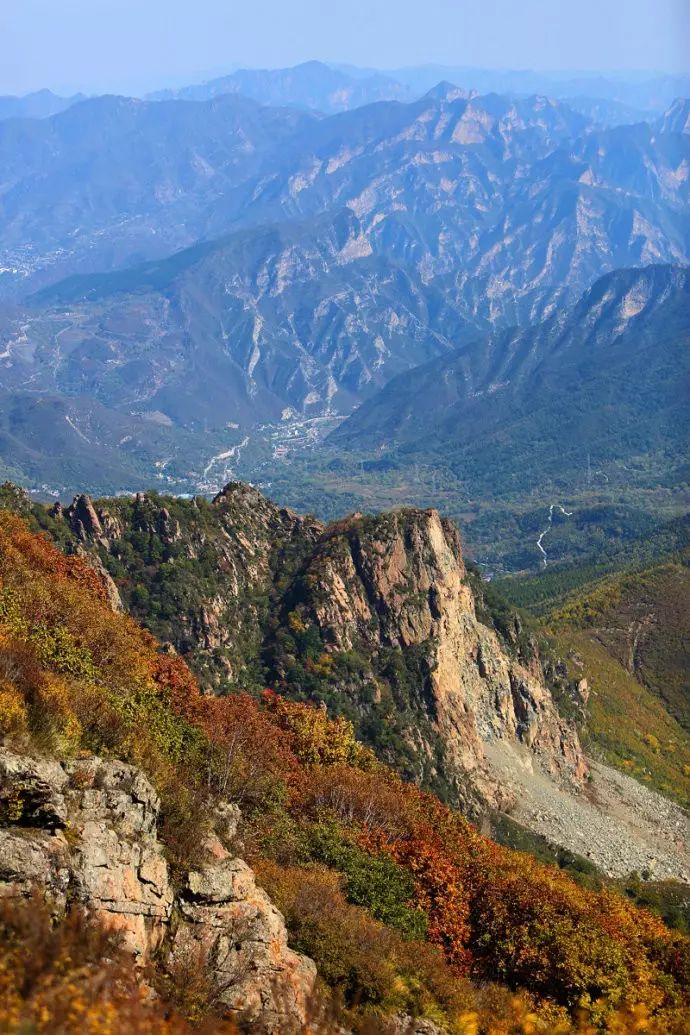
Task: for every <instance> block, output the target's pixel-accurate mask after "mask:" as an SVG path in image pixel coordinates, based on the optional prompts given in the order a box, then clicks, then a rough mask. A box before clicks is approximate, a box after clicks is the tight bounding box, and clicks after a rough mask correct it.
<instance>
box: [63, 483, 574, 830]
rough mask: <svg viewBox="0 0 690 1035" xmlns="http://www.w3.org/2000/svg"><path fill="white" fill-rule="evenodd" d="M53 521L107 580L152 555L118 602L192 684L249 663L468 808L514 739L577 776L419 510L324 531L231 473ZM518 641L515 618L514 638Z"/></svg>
mask: <svg viewBox="0 0 690 1035" xmlns="http://www.w3.org/2000/svg"><path fill="white" fill-rule="evenodd" d="M63 517H64V520H66V521H67V522H69V524H70V528H71V530H72V532H73V535H74V537H75V545H74V549H76V550H78V551H79V552H81V551H86V552H88V554H89V556H90V557H91V558H92V562H93V564H94V565H95V566H96V567H97V568H98V569H99V570H101V571H102V572H104V573H105V572H106V568H107V569H108V570H110V571H113V572H118V571H120V570H121V571H122V578H121V579H120V580H119V581H120V583H121V584H122V585H123V586H124V587H133V586H134V585H135V584H137V583H140V582H141V580H142V579H145V578H146V577H147V576H146V572H147V571H151V570H153V569H154V568H155V559H157V558H159V559H160V561H161V563H163V562H165V564H166V575H165V580H163V579H161V578H158V577H156V578H152V579H151V580H150V582H149V583H147V584H146V586H145V588H146V593H145V594H144V596H143V597H136V596H132V595H131V590H130V589H129V588H125V590H124V592H125V594H127V593H129V594H130V595H128V596H126V599H125V601H124V602H125V605H126V606H127V607H128V609H129V610H131V611H132V613H133V614H134V615H135V617H137V618H139V619H140V620H141V621H143V622H144V623H145V624H147V623H148V624H150V626H151V629H152V631H153V632H154V633H155V634H156V635H157V636H158V637H159V639H160V640H162V641H164V642H170V643H171V644H172V645H173V646H174V647H175V649H176V650H178V651H179V652H180V653H182V654H183V655H184V656H185V657H186V659H187V660H188V661H189V663H190V664H191V665H192V667H193V668H194V670H195V672H196V673H197V675H198V676H199V678H200V680H201V682H202V683H203V684H204V685H205V686H206V688H208V689H212V690H214V689H218V688H221V687H236V686H245V685H247V681H250V680H252V679H254V680H255V679H256V678H257V675H256V674H257V672H260V671H261V670H262V667H263V671H264V673H265V676H264V678H265V680H266V685H270V684H278V685H280V686H281V688H282V690H283V692H284V693H286V694H287V695H288V696H289V695H290V694H291V693H292V692H293V691H294V692H296V693H297V694H298V695H299V696H300V697H304V696H311V697H316V698H317V699H320V700H322V701H323V700H324V699H325V700H327V701H328V702H329V704H332V705H335V706H336V707H339V705H340V704H343V705H344V704H345V703H346V702H347V709H348V710H349V711H350V712H351V713H352V712H354V713H355V714H359V715H361V716H362V725H361V728H360V730H359V732H360V735H362V736H363V737H364V738H365V739H366V738H367V736H368V737H369V740H370V742H371V743H372V744H373V746H374V747H376V748H377V750H380V751H381V753H382V754H383V755H384V757H385V758H386V760H387V761H389V762H391V763H392V764H393V765H396V766H398V767H399V768H402V769H403V770H404V771H405V775H407V776H409V777H411V778H414V779H418V780H420V781H423V782H426V783H428V784H431V785H432V786H434V787H435V788H436V789H437V790H443V791H444V793H445V792H447V793H448V794H449V796H450V797H451V799H452V800H454V801H460V802H462V803H464V804H465V805H466V806H467V807H468V808H473V809H475V810H476V809H481V808H483V807H485V806H486V805H487V804H488V805H491V806H494V807H499V808H504V807H507V806H508V805H509V804H510V803H511V800H512V796H513V792H512V790H511V788H510V787H508V788H506V787H505V781H503V782H501V781H498V780H497V779H496V777H495V774H492V771H491V768H492V767H491V764H490V763H489V762H488V761H487V757H486V752H485V750H484V746H485V745H486V744H487V743H494V742H498V743H504V744H508V743H517V744H519V745H520V746H521V747H522V748H523V749H524V759H525V764H526V765H528V766H529V765H537V766H539V767H540V768H541V769H543V770H545V771H547V772H549V773H550V774H551V775H552V776H553V777H555V778H556V779H558V780H565V781H569V780H571V781H574V782H575V783H577V782H578V781H581V780H582V778H583V776H584V775H585V772H586V767H585V763H584V761H583V758H582V754H581V751H580V748H579V744H578V740H577V736H576V734H575V732H574V730H573V729H572V728H571V727H570V726H569V725H568V724H567V723H565V722H564V721H563V720H562V719H561V718H560V717H559V715H558V713H557V710H556V708H555V706H554V703H553V700H552V697H551V694H550V692H549V690H548V688H547V686H546V683H545V680H544V678H543V674H542V671H541V665H540V662H539V657H538V655H536V654H533V655H532V656H531V657H530V658H526V657H524V656H523V655H521V654H520V652H519V651H517V650H515V649H513V648H514V644H513V643H512V642H510V641H509V639H508V640H506V639H505V638H504V639H503V640H502V641H501V640H499V637H498V636H497V634H496V632H495V631H494V630H493V629H492V628H489V627H488V626H487V625H485V624H483V623H482V622H481V621H479V620H478V618H477V608H476V602H475V599H474V595H473V590H472V586H471V584H470V580H469V579H468V578H467V575H466V572H465V568H464V564H463V560H462V549H461V543H460V536H459V533H458V531H457V529H456V528H455V526H454V525H452V524H451V523H450V522H448V521H444V520H442V519H441V518H440V516H439V515H438V513H437V512H436V511H421V510H402V511H398V512H394V513H391V514H384V515H381V516H379V517H376V518H369V517H363V516H362V515H353V516H352V517H350V518H348V519H346V520H345V521H342V522H339V523H337V524H335V525H331V526H329V527H324V526H323V525H321V524H320V523H319V522H318V521H315V520H314V519H313V518H309V517H300V516H299V515H297V514H295V513H294V512H292V511H291V510H289V509H287V508H280V507H277V506H275V505H274V504H273V503H271V502H270V500H267V499H266V498H265V497H264V496H262V495H261V493H259V492H258V491H257V490H256V489H254V488H252V487H251V486H247V485H243V484H241V483H238V482H233V483H230V484H229V485H227V486H226V487H225V489H224V490H223V491H222V492H221V493H219V494H218V495H217V496H216V498H215V499H214V500H213V502H212V503H210V504H209V503H208V502H207V501H205V500H192V501H189V502H182V501H178V500H175V501H172V500H170V501H168V500H163V499H162V498H161V497H157V496H154V495H151V496H147V495H145V494H142V493H139V494H137V495H136V496H135V497H134V498H131V499H122V498H120V499H114V500H108V501H106V502H105V503H99V504H97V505H94V504H93V503H92V502H91V501H90V500H89V499H88V497H84V496H82V497H78V498H77V499H76V500H75V501H74V503H73V504H72V505H71V506H70V507H68V508H66V509H65V511H64V512H63ZM142 543H145V544H147V545H146V546H142ZM133 557H134V558H135V560H133ZM152 558H153V559H154V561H153V563H152ZM178 562H180V564H181V567H180V570H183V571H184V572H185V586H184V591H182V590H181V589H180V590H176V589H175V587H176V585H177V583H176V582H175V578H176V576H175V566H176V565H177V564H178ZM133 570H136V573H137V574H136V579H133V578H132V577H131V573H132V571H133ZM168 580H170V581H168ZM166 585H170V586H171V587H172V588H171V589H170V590H169V589H167V588H166ZM113 589H114V590H115V592H117V589H116V588H115V587H114V586H113ZM173 593H174V594H175V596H174V604H175V620H174V621H171V620H161V619H159V618H156V617H154V616H156V615H161V614H164V613H166V612H168V613H170V611H171V600H172V594H173ZM142 600H143V603H142ZM295 621H296V622H297V625H295V624H294V623H295ZM291 623H292V624H291ZM276 630H277V633H276ZM295 630H297V641H299V642H296V643H295V642H294V641H295ZM520 634H521V630H520V628H519V625H518V626H516V628H515V630H514V637H513V638H514V640H515V641H516V642H517V640H518V639H519V638H520ZM300 637H301V640H300ZM290 640H292V641H293V643H292V644H291V642H290ZM307 641H308V642H307ZM319 644H321V645H322V648H323V649H322V651H321V647H319ZM320 653H321V655H322V656H321V660H319V656H320ZM347 658H350V659H351V660H352V661H353V663H354V669H352V671H351V672H350V674H349V675H348V674H347V673H345V674H344V673H343V669H344V668H347ZM355 669H356V672H355V671H354V670H355ZM315 677H316V678H315ZM382 723H383V724H385V725H386V726H387V727H388V728H390V727H391V724H392V726H393V727H394V729H395V738H396V744H397V745H398V747H399V748H400V750H398V751H397V753H395V752H394V751H393V750H392V749H391V750H389V749H388V748H383V747H382V745H381V744H380V743H377V741H376V737H375V735H374V734H372V733H367V730H372V729H374V728H376V727H377V726H378V728H381V724H382ZM401 744H402V745H403V746H402V747H400V745H401ZM387 752H388V753H387ZM401 755H405V756H406V761H404V760H403V762H402V763H401Z"/></svg>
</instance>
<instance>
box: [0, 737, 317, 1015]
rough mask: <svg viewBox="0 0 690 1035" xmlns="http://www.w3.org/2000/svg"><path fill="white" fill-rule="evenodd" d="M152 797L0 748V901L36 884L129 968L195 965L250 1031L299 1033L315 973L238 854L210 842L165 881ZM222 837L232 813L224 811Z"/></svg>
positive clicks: (136, 773) (91, 764) (138, 787)
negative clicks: (188, 866)
mask: <svg viewBox="0 0 690 1035" xmlns="http://www.w3.org/2000/svg"><path fill="white" fill-rule="evenodd" d="M159 807H160V805H159V800H158V796H157V795H156V792H155V791H154V789H153V787H152V786H151V784H150V783H149V782H148V780H147V779H146V777H145V776H144V775H143V773H142V772H141V771H140V770H139V769H137V768H135V767H134V766H131V765H128V764H126V763H124V762H119V761H113V760H104V759H101V758H96V757H92V758H86V759H79V760H77V761H70V762H65V763H62V764H60V763H58V762H56V761H53V760H46V759H39V758H35V757H29V756H24V755H18V754H16V753H14V752H12V751H11V750H9V749H8V748H4V747H0V897H19V896H26V895H29V894H30V893H32V891H34V889H36V888H38V889H40V891H41V892H42V893H43V894H45V896H46V898H47V900H48V901H49V902H50V903H51V906H52V908H54V910H55V911H56V913H60V912H63V911H64V910H66V909H69V908H70V906H71V905H72V904H76V903H78V904H80V905H82V906H84V907H86V909H87V910H88V912H89V914H90V915H91V916H93V917H94V918H95V919H98V920H99V921H101V922H102V923H103V924H104V925H105V926H107V927H109V928H111V929H114V930H116V931H118V932H119V933H120V934H121V936H122V940H123V944H124V946H125V947H126V948H128V949H129V950H130V951H131V953H132V955H133V957H134V959H135V960H136V961H137V962H138V963H144V962H146V961H147V960H149V959H150V958H151V957H152V955H153V953H154V952H155V953H156V954H157V955H158V958H159V959H162V960H163V961H164V964H165V966H168V967H169V968H170V970H171V972H172V973H173V974H174V972H175V968H177V967H179V966H182V965H189V963H190V962H191V963H192V964H193V965H195V966H200V965H203V966H204V967H206V968H207V972H208V976H209V982H210V983H211V984H212V985H213V987H214V989H215V990H216V993H217V996H218V1000H219V1002H220V1003H222V1004H223V1005H224V1006H226V1007H227V1008H228V1009H229V1010H230V1011H231V1012H235V1013H237V1014H238V1015H241V1016H242V1018H243V1019H246V1020H247V1021H249V1022H251V1023H252V1024H254V1025H255V1026H256V1028H257V1030H261V1031H265V1032H270V1033H276V1035H277V1033H279V1032H280V1033H281V1035H282V1033H283V1032H290V1031H292V1030H293V1029H296V1028H297V1027H299V1026H300V1025H301V1024H302V1023H303V1021H304V1019H305V1016H306V1010H307V1004H308V1000H309V998H310V995H311V993H312V990H313V986H314V981H315V978H316V968H315V966H314V964H313V962H312V961H311V960H309V959H306V958H305V957H303V956H300V955H298V954H297V953H295V952H293V951H292V950H291V949H290V948H289V947H288V943H287V932H286V929H285V924H284V921H283V918H282V916H281V914H280V913H279V912H278V910H277V909H276V908H275V906H274V905H273V904H272V903H271V901H270V899H269V898H268V896H267V895H266V893H265V892H264V891H262V890H261V888H258V887H257V885H256V883H255V880H254V874H253V872H252V870H251V869H250V868H249V867H248V866H247V865H246V863H244V862H243V861H242V860H241V859H234V858H231V856H230V854H229V852H228V851H227V850H226V849H225V848H224V847H223V846H222V845H221V843H220V841H218V840H217V839H215V838H213V839H212V840H210V841H209V844H208V849H209V857H214V858H213V860H212V861H210V862H209V863H208V864H207V865H206V866H204V867H203V868H201V869H200V870H198V871H193V872H191V873H189V874H188V875H187V878H186V881H185V882H184V886H183V888H182V890H181V891H179V892H176V890H175V889H174V887H173V884H172V882H171V877H170V872H169V869H168V864H167V862H166V858H165V855H164V851H163V846H162V845H161V843H160V842H159V840H158V837H157V833H156V825H157V821H158V816H159ZM225 818H226V820H227V822H226V826H227V829H228V830H232V831H233V833H234V830H235V829H236V825H237V816H236V814H235V813H234V811H233V810H229V812H228V815H227V816H226V817H225Z"/></svg>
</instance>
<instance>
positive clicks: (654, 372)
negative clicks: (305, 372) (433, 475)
mask: <svg viewBox="0 0 690 1035" xmlns="http://www.w3.org/2000/svg"><path fill="white" fill-rule="evenodd" d="M689 378H690V270H689V269H688V268H687V267H685V268H674V267H669V266H650V267H647V268H645V269H627V270H618V271H616V272H614V273H611V274H608V275H607V276H605V277H602V278H601V279H600V280H598V281H597V282H596V284H595V285H594V286H593V287H592V288H591V289H590V290H589V291H587V292H586V293H585V294H584V295H583V297H582V298H581V299H580V301H579V302H578V303H577V304H576V305H575V306H574V307H572V309H568V310H563V311H561V312H558V313H556V314H554V315H552V316H550V317H548V318H547V319H546V320H545V321H544V322H542V323H541V324H537V325H536V326H534V327H531V328H527V329H524V330H509V331H504V332H501V333H498V334H495V335H493V336H492V337H490V338H489V339H488V340H484V339H477V340H475V341H473V342H470V343H468V344H467V345H466V346H463V347H462V348H461V349H459V350H458V351H457V352H455V353H454V354H451V355H449V356H445V357H442V358H440V359H437V360H434V361H432V362H431V363H429V364H428V365H427V366H426V367H422V368H419V369H417V370H414V371H412V372H410V373H407V374H402V375H400V376H399V377H397V378H394V379H393V380H392V381H390V382H389V383H388V384H387V385H386V387H385V388H384V389H382V391H381V392H380V393H379V394H378V395H376V396H374V397H373V398H372V399H370V400H368V401H367V402H365V403H364V404H363V405H362V406H361V407H360V408H359V409H358V410H357V411H356V412H355V413H354V414H353V415H352V416H351V417H350V418H349V419H348V420H347V421H345V423H344V424H342V425H341V426H340V427H339V428H338V429H337V430H336V431H334V432H333V433H332V435H331V437H330V441H331V442H332V443H333V445H335V446H337V447H338V448H340V449H362V448H365V449H368V450H376V449H377V448H379V449H381V450H383V449H385V450H397V451H398V452H399V453H400V454H401V455H402V456H403V457H405V456H406V457H407V458H408V462H412V460H413V459H414V457H417V458H419V457H420V456H424V455H432V456H433V455H434V454H441V455H443V457H444V460H445V462H446V463H447V464H449V465H450V466H451V467H452V468H454V469H455V470H456V471H457V472H458V475H459V476H460V477H463V478H466V479H467V481H468V484H469V485H470V486H473V487H474V488H475V490H476V491H478V486H479V485H482V484H488V483H489V482H490V483H491V484H492V485H493V491H494V493H500V492H501V491H503V492H506V491H508V490H509V489H510V490H516V489H519V490H520V491H523V492H529V491H530V489H533V488H535V487H537V486H539V484H540V483H542V482H544V481H545V480H547V479H552V480H553V479H556V480H557V481H558V482H559V483H560V484H561V485H563V486H567V485H568V482H569V480H570V482H571V484H574V470H575V468H578V469H581V468H582V464H583V462H584V461H585V460H586V458H587V456H588V454H591V455H592V456H594V457H595V458H596V462H597V463H605V462H606V463H611V462H617V463H623V462H626V463H629V462H630V461H631V459H632V458H639V457H640V456H643V455H644V454H645V453H655V454H657V455H658V457H659V458H661V457H663V458H664V459H663V460H661V459H660V460H659V462H660V463H661V464H662V466H663V465H665V466H666V468H667V470H668V471H672V470H673V469H674V468H675V467H678V468H679V469H680V468H682V465H683V463H684V462H687V456H688V448H687V447H688V438H687V431H688V427H690V392H689V391H688V388H689V387H690V380H689Z"/></svg>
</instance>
